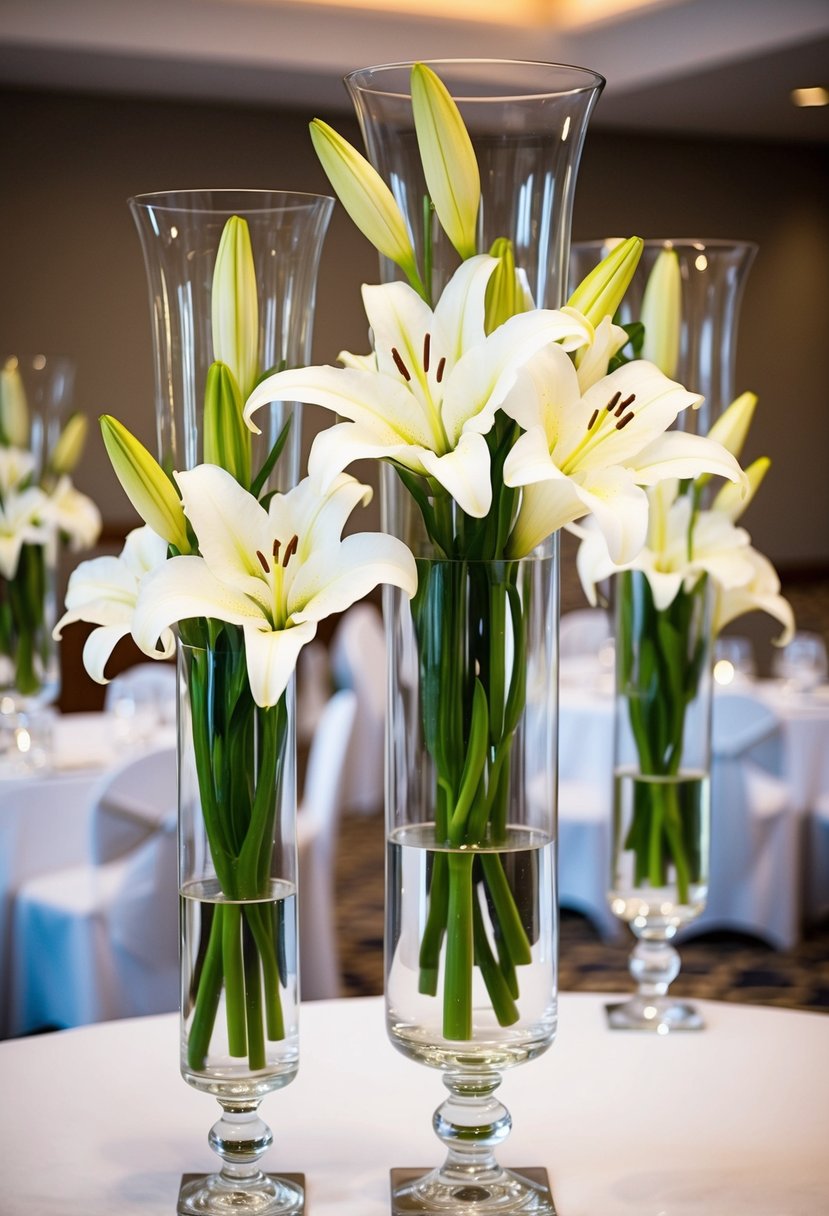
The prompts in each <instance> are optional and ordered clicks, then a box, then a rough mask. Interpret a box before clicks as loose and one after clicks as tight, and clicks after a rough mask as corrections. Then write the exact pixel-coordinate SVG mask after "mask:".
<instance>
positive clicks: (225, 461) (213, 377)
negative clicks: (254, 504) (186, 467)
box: [204, 363, 251, 490]
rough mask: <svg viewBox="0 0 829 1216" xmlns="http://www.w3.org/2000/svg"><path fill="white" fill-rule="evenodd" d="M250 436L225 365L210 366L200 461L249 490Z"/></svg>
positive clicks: (234, 384) (235, 387) (237, 387)
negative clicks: (202, 451) (215, 466)
mask: <svg viewBox="0 0 829 1216" xmlns="http://www.w3.org/2000/svg"><path fill="white" fill-rule="evenodd" d="M250 437H251V433H250V431H249V430H248V428H247V427H246V426H245V424H244V422H243V420H242V396H241V393H240V392H239V386H238V385H237V383H236V381H235V379H234V377H233V373H232V371H231V370H230V368H229V367H228V366H227V364H225V363H212V364H211V365H210V368H209V370H208V373H207V386H206V388H205V391H204V459H205V463H207V464H217V465H219V466H220V467H221V468H223V469H227V471H228V473H231V474H232V475H233V476H234V477H235V478H236V480H237V481H238V482H239V485H240V486H242V487H243V488H244V489H246V490H247V489H248V488H249V487H250Z"/></svg>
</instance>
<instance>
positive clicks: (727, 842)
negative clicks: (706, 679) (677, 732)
mask: <svg viewBox="0 0 829 1216" xmlns="http://www.w3.org/2000/svg"><path fill="white" fill-rule="evenodd" d="M782 754H783V753H782V740H781V730H780V721H779V719H778V717H777V715H776V714H775V713H774V711H773V710H772V709H771V708H770V707H769V706H768V705H767V704H765V703H764V702H762V701H760V700H758V699H757V698H755V697H751V696H743V695H737V694H730V693H725V694H721V695H719V696H715V698H714V707H713V724H712V765H711V871H710V881H709V890H708V901H707V904H706V909H705V911H704V912H703V914H702V916H701V917H700V918H699V919H698V920H696V921H695V922H694V923H693V925H691V926H689V930H688V931H686V932H690V933H692V934H693V933H696V932H698V931H703V930H706V931H707V930H710V929H715V928H717V929H719V928H727V929H733V930H738V931H740V932H743V933H749V934H752V935H753V936H756V937H759V938H761V939H762V940H764V941H766V942H768V943H769V944H770V945H773V946H775V947H777V948H779V949H789V948H791V947H792V946H793V945H794V944H795V943H796V942H797V940H798V936H799V926H800V876H799V872H798V871H799V865H798V839H799V832H800V825H799V822H798V817H797V815H796V814H795V812H794V808H793V806H792V799H791V794H790V791H789V789H788V787H787V785H786V784H785V782H784V781H783V780H782Z"/></svg>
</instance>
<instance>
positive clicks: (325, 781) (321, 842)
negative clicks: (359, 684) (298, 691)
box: [297, 689, 358, 1000]
mask: <svg viewBox="0 0 829 1216" xmlns="http://www.w3.org/2000/svg"><path fill="white" fill-rule="evenodd" d="M357 702H358V698H357V694H356V693H354V692H352V691H351V690H350V689H342V690H341V691H340V692H337V693H334V696H333V697H331V698H330V700H329V701H328V704H327V705H326V707H325V709H324V710H323V712H322V715H321V716H320V720H319V724H318V726H317V729H316V731H315V732H314V738H313V741H312V743H311V750H310V752H309V755H308V768H307V770H306V775H305V785H304V789H303V795H302V803H301V805H300V810H299V815H298V816H297V853H298V860H299V957H300V987H301V992H302V998H303V1000H320V999H322V998H325V997H335V996H339V991H340V968H339V954H338V951H337V931H336V918H335V914H334V865H335V860H336V849H337V837H338V822H339V814H340V809H341V805H342V785H343V776H344V772H345V763H346V757H347V755H348V752H349V745H351V750H353V749H354V730H353V728H354V721H355V714H356V712H357Z"/></svg>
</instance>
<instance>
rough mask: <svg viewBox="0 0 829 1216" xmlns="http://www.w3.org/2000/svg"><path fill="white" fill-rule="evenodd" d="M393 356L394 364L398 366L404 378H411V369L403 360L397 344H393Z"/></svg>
mask: <svg viewBox="0 0 829 1216" xmlns="http://www.w3.org/2000/svg"><path fill="white" fill-rule="evenodd" d="M391 357H392V359H394V365H395V367H396V368H397V370H398V371H399V372H400V375H401V376H402V377H403V379H404V380H411V378H412V374H411V372H410V371H409V369H408V367H406V364H405V363H404V362H403V360H402V358H401V356H400V351H399V350H398V349H397V347H396V346H393V347H392V348H391Z"/></svg>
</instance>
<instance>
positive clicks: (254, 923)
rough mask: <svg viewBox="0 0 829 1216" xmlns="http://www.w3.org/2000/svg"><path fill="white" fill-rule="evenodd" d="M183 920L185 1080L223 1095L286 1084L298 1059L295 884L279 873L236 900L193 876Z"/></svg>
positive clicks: (256, 1095) (255, 1095) (257, 1093)
mask: <svg viewBox="0 0 829 1216" xmlns="http://www.w3.org/2000/svg"><path fill="white" fill-rule="evenodd" d="M180 918H181V919H180V930H181V947H182V948H181V957H182V997H181V999H182V1028H183V1029H182V1043H181V1070H182V1074H183V1076H184V1078H185V1080H187V1081H188V1082H189V1084H191V1085H193V1086H194V1087H195V1088H196V1089H201V1090H203V1091H204V1092H206V1093H212V1094H214V1095H215V1096H216V1097H217V1098H219V1100H220V1101H223V1102H225V1101H232V1100H237V1101H242V1102H248V1101H251V1100H253V1101H256V1100H258V1099H260V1098H262V1097H263V1096H264V1095H265V1094H267V1093H270V1092H272V1091H273V1090H275V1089H281V1088H282V1086H283V1085H287V1084H288V1082H289V1081H292V1080H293V1078H294V1077H295V1076H296V1072H297V1068H298V1066H299V1036H298V992H297V987H298V984H297V901H296V887H295V886H294V885H293V884H292V883H288V882H283V881H276V880H275V881H273V882H271V884H270V890H269V892H268V895H267V896H266V897H264V898H262V899H260V900H245V901H242V902H233V901H229V900H226V899H225V898H224V897H223V896H222V895H221V893H220V891H219V888H218V886H217V884H216V883H215V882H211V881H206V882H193V883H189V884H187V886H186V887H185V888H184V889H183V891H182V894H181V898H180ZM228 937H230V940H231V948H230V949H228ZM234 946H235V947H236V949H234V948H233V947H234ZM234 959H235V960H237V962H238V964H239V970H238V972H237V971H236V970H234V967H235V963H234V962H233V960H234ZM217 960H218V961H217ZM211 966H213V967H214V968H215V969H216V970H215V972H214V975H213V982H211V971H210V969H211ZM216 975H218V979H216Z"/></svg>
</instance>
